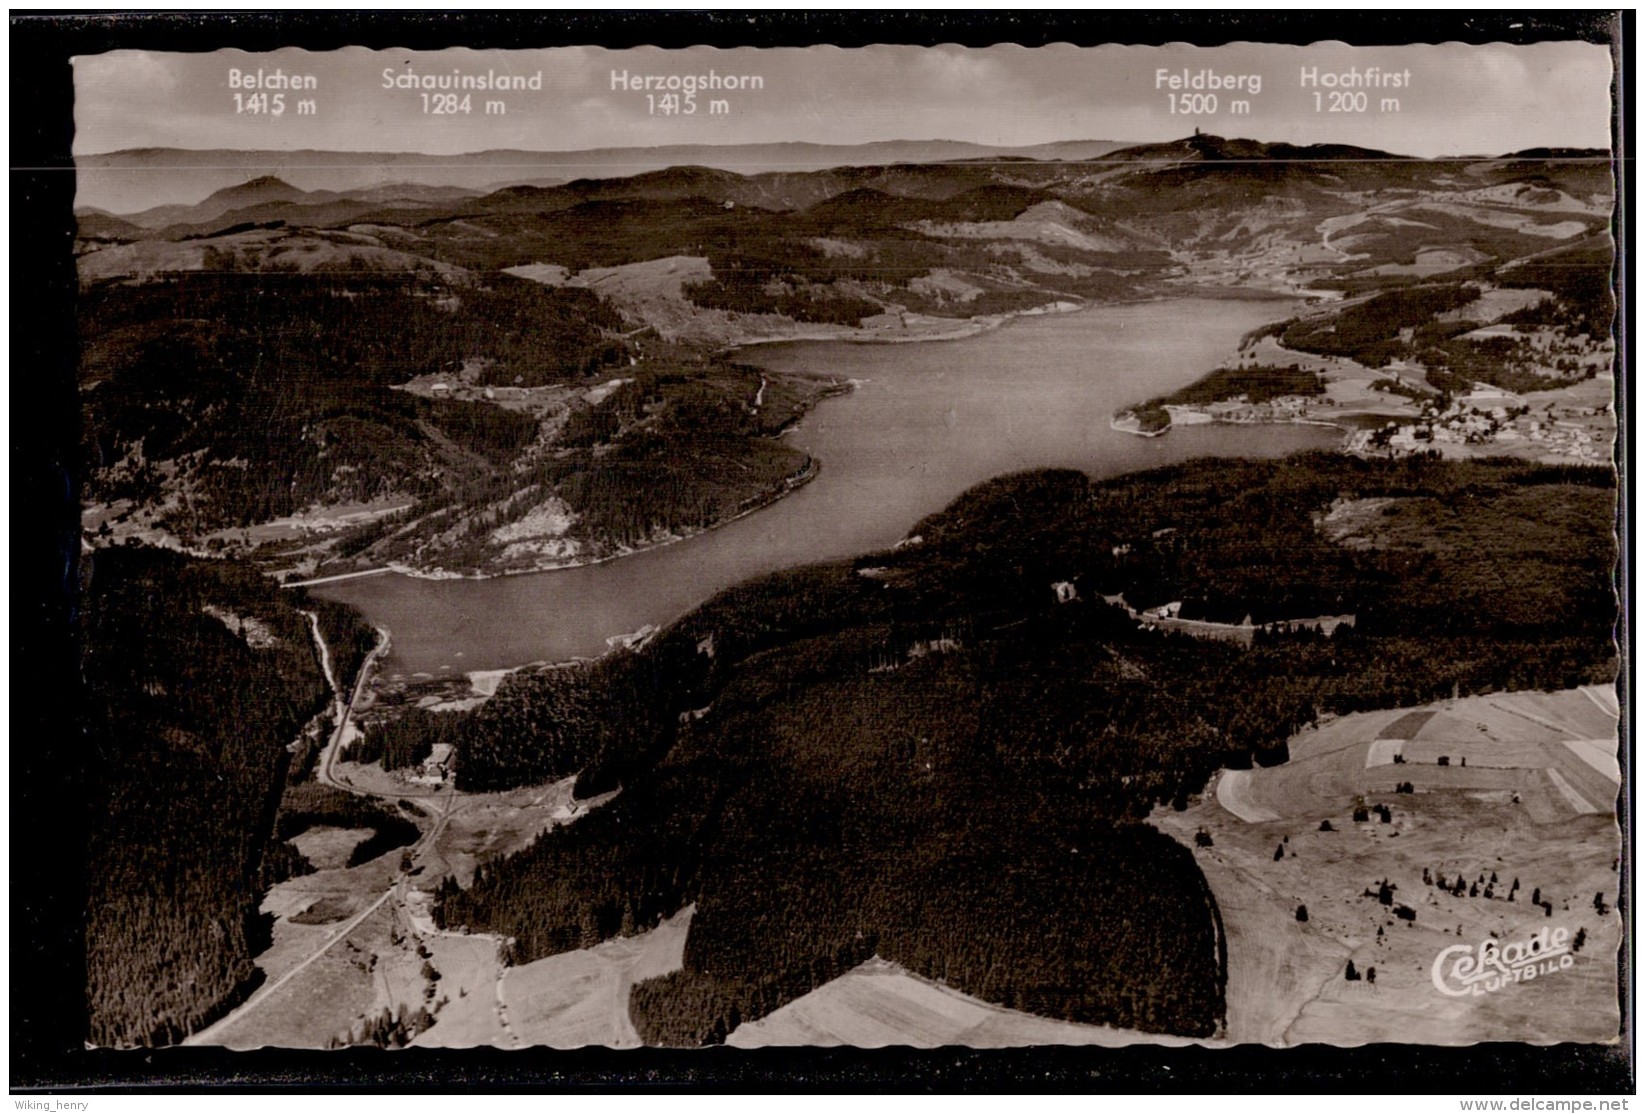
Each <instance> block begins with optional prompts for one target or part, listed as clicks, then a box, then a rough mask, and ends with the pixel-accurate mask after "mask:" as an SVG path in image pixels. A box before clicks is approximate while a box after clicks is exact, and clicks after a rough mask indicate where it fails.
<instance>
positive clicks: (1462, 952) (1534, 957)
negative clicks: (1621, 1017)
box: [1433, 928, 1576, 998]
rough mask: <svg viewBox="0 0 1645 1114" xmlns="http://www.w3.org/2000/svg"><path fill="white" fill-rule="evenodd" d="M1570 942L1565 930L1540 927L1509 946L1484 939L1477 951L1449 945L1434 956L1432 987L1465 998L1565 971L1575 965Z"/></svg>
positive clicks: (1567, 931) (1568, 932)
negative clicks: (1539, 929)
mask: <svg viewBox="0 0 1645 1114" xmlns="http://www.w3.org/2000/svg"><path fill="white" fill-rule="evenodd" d="M1570 939H1571V933H1570V930H1569V929H1564V928H1544V929H1542V930H1541V931H1538V932H1534V933H1532V934H1531V935H1530V936H1527V937H1526V938H1525V939H1523V940H1518V941H1515V942H1514V943H1511V944H1503V943H1501V942H1499V941H1496V940H1488V939H1487V940H1481V941H1480V942H1479V946H1478V947H1477V948H1475V947H1472V946H1470V945H1468V944H1453V945H1451V946H1450V947H1448V948H1446V949H1445V950H1444V951H1442V952H1440V953H1439V954H1438V955H1437V956H1435V957H1434V967H1433V980H1434V987H1435V988H1436V989H1437V990H1438V991H1439V992H1440V993H1441V994H1446V995H1449V996H1450V997H1452V998H1465V997H1468V996H1470V995H1478V994H1492V993H1495V992H1496V991H1498V990H1501V989H1503V988H1504V987H1507V986H1512V985H1514V984H1515V983H1522V982H1531V981H1533V980H1535V979H1539V978H1543V977H1545V976H1548V975H1553V974H1557V973H1558V972H1560V971H1568V970H1570V969H1571V968H1572V967H1573V966H1575V965H1576V957H1575V956H1574V955H1572V954H1571V944H1570Z"/></svg>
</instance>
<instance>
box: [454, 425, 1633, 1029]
mask: <svg viewBox="0 0 1645 1114" xmlns="http://www.w3.org/2000/svg"><path fill="white" fill-rule="evenodd" d="M1614 511H1615V489H1614V477H1613V474H1612V473H1611V472H1610V471H1609V470H1606V469H1577V468H1550V467H1539V466H1534V465H1525V464H1520V463H1512V462H1483V461H1482V462H1471V463H1447V462H1443V461H1439V460H1435V459H1430V458H1426V457H1419V458H1412V459H1406V460H1402V461H1399V462H1386V461H1383V462H1372V461H1364V460H1358V459H1354V458H1349V457H1343V456H1336V455H1330V454H1308V455H1303V456H1299V457H1293V458H1290V459H1288V460H1284V461H1277V462H1248V461H1202V462H1196V463H1191V464H1187V465H1183V466H1178V467H1172V468H1167V469H1161V470H1157V471H1154V472H1147V473H1141V474H1136V475H1131V476H1125V477H1120V478H1117V479H1113V480H1106V481H1099V482H1093V481H1092V480H1090V479H1089V478H1087V477H1086V476H1084V475H1081V474H1079V473H1073V472H1037V473H1027V474H1023V475H1018V476H1011V477H1006V478H1003V479H1000V480H996V481H992V482H990V483H987V484H983V485H981V486H979V487H978V488H976V489H974V490H973V491H971V492H969V493H967V494H966V495H965V496H963V497H961V498H960V499H959V500H957V501H956V502H955V503H954V504H953V505H952V506H951V507H949V508H948V509H947V510H945V511H944V512H942V513H941V514H938V515H935V516H932V517H931V518H929V519H927V520H926V521H924V522H921V523H919V524H917V525H916V526H915V528H914V529H913V530H912V531H911V534H912V535H917V536H919V537H920V538H921V542H920V543H919V544H912V545H908V546H904V547H902V548H900V549H898V550H896V551H894V552H890V553H882V554H877V555H874V556H872V557H865V558H862V559H859V560H858V561H857V562H854V563H841V564H838V565H829V566H820V567H815V568H811V569H801V570H795V571H792V572H789V573H784V574H780V575H778V576H775V577H771V578H767V579H765V580H762V581H756V582H753V583H751V584H748V585H744V586H742V587H740V588H738V589H734V590H733V591H731V592H728V593H726V594H724V595H722V596H721V597H718V598H716V599H715V600H713V601H710V602H709V603H708V604H707V605H705V606H704V607H703V608H701V609H699V610H698V611H697V612H695V613H693V614H692V615H690V616H687V617H686V618H685V619H683V620H681V621H680V622H679V623H678V624H676V625H675V626H674V627H672V628H670V629H669V630H668V631H665V632H663V634H661V635H660V636H658V638H657V639H655V640H654V641H653V642H652V643H650V644H649V645H648V646H646V647H645V648H644V649H643V650H641V651H640V652H638V653H635V654H622V655H617V656H613V657H608V658H606V659H603V660H602V661H600V662H598V663H595V664H593V665H589V666H584V667H579V668H577V669H571V670H557V671H553V672H548V673H539V674H535V675H521V676H517V677H516V678H511V679H510V681H509V682H507V683H505V685H504V686H503V688H502V689H500V690H499V693H498V695H497V697H496V698H494V699H493V700H492V701H491V702H489V703H488V704H487V705H485V706H484V707H483V708H482V709H480V710H478V711H476V712H475V713H472V714H470V715H469V716H468V723H467V724H466V725H465V727H464V728H463V730H464V732H465V733H466V738H465V740H464V743H463V747H462V750H461V754H460V762H461V769H460V778H461V779H462V780H463V782H464V783H465V784H471V785H479V786H485V787H495V786H501V785H507V784H519V783H523V782H526V781H530V780H540V779H544V778H548V777H552V776H559V775H563V774H565V773H569V772H573V771H577V770H581V771H582V777H581V778H580V780H579V784H578V793H579V794H580V795H585V796H586V795H590V794H593V793H596V792H602V791H605V790H608V789H611V788H615V787H616V786H618V785H621V786H622V788H623V792H622V793H621V795H619V796H618V797H617V798H616V799H615V800H613V801H612V802H611V803H609V804H607V805H605V806H603V807H602V808H601V809H599V810H597V811H596V812H595V813H593V814H592V815H590V816H589V817H587V818H586V819H585V820H583V821H581V822H579V823H578V824H577V825H575V826H573V827H571V828H568V829H565V830H564V831H561V832H557V833H555V834H553V835H552V836H548V837H545V838H543V839H542V840H540V841H539V842H538V843H537V844H535V845H533V846H532V847H530V848H528V849H526V850H525V851H523V852H521V853H520V854H518V855H516V856H513V857H511V858H508V859H505V860H502V861H501V862H498V863H494V864H491V865H489V866H487V867H485V868H483V869H482V870H481V871H480V872H479V874H478V875H477V877H476V879H475V881H474V884H473V885H472V887H470V888H469V889H467V890H461V889H458V888H457V887H456V886H455V885H454V884H449V883H448V884H447V886H446V887H445V888H444V890H443V891H442V893H441V901H440V916H441V917H442V919H443V920H444V922H445V923H447V924H468V925H471V926H473V927H474V928H476V929H478V930H483V931H490V932H496V933H499V934H502V935H505V936H512V937H514V938H515V939H516V941H517V945H516V958H517V959H519V960H529V959H533V958H536V957H539V956H542V955H547V954H551V953H554V952H557V951H562V950H565V949H568V948H575V947H580V946H587V945H589V944H592V943H595V942H597V941H599V940H601V939H603V938H606V937H609V936H611V935H614V934H619V933H631V932H635V931H638V930H640V929H643V928H645V927H648V926H650V925H652V924H655V923H656V921H657V920H658V918H660V917H662V916H665V915H668V914H670V913H672V912H673V911H675V910H676V909H678V908H680V907H681V906H682V905H684V904H685V903H687V902H693V901H694V902H696V904H697V915H696V917H695V918H694V920H693V923H692V928H691V933H690V937H689V939H688V942H687V947H686V960H685V967H684V970H683V971H682V972H680V973H678V974H675V975H671V976H667V977H665V978H663V979H660V980H656V981H654V982H650V983H644V984H641V985H640V986H639V987H637V988H636V990H635V993H634V996H633V999H632V1002H631V1009H632V1013H633V1016H634V1019H635V1023H636V1026H637V1027H638V1028H639V1030H640V1032H641V1034H642V1036H644V1037H646V1038H648V1039H652V1040H656V1041H661V1042H665V1043H685V1044H696V1043H703V1042H712V1041H714V1040H717V1039H720V1038H721V1037H723V1036H724V1035H725V1034H726V1033H728V1032H729V1031H730V1029H732V1028H734V1027H735V1026H736V1024H737V1023H738V1021H739V1020H747V1019H749V1018H752V1017H757V1016H760V1015H762V1014H764V1013H766V1012H769V1011H770V1010H771V1009H773V1008H775V1007H776V1006H777V1005H780V1004H781V1003H782V1002H784V1001H787V1000H789V999H791V998H793V997H796V996H798V995H799V994H803V993H805V992H806V991H807V990H809V989H811V988H812V987H814V986H816V985H818V984H819V983H821V982H823V981H826V980H827V979H828V978H830V977H832V976H833V975H834V974H837V973H839V972H841V971H843V970H844V969H846V968H847V967H849V966H850V965H852V964H854V963H856V962H858V961H860V960H861V959H862V958H865V957H866V956H867V955H868V954H872V953H875V952H877V953H878V954H880V955H882V956H884V957H886V958H889V959H893V960H897V961H899V962H902V963H904V964H905V965H907V966H909V967H910V968H911V969H913V970H915V971H917V972H919V973H921V974H924V975H927V976H929V977H932V978H937V979H941V980H943V981H945V982H947V983H949V984H950V985H953V986H955V987H957V988H959V989H961V990H964V991H967V992H970V993H974V994H977V995H979V996H982V997H984V998H986V999H988V1000H991V1001H996V1002H1001V1003H1005V1004H1010V1005H1018V1006H1022V1007H1024V1008H1028V1009H1032V1010H1035V1011H1036V1012H1042V1013H1047V1014H1050V1015H1053V1016H1060V1017H1066V1018H1070V1019H1074V1020H1083V1021H1096V1022H1107V1023H1113V1024H1118V1025H1124V1026H1130V1027H1135V1028H1141V1029H1146V1030H1150V1031H1159V1032H1175V1033H1183V1034H1192V1035H1206V1034H1209V1033H1211V1032H1214V1031H1215V1029H1216V1027H1217V1025H1218V1023H1219V1019H1220V1015H1221V1002H1222V997H1221V995H1222V982H1221V980H1222V969H1221V966H1220V962H1219V961H1218V959H1217V956H1216V949H1215V946H1214V939H1215V934H1214V931H1213V923H1214V917H1215V909H1214V903H1212V902H1211V901H1210V899H1209V896H1208V893H1207V891H1205V889H1204V882H1203V880H1202V879H1201V878H1200V876H1199V874H1198V872H1197V869H1196V868H1195V867H1194V865H1193V863H1192V861H1191V860H1190V859H1189V858H1188V856H1187V854H1186V853H1185V852H1183V851H1182V850H1181V849H1180V848H1179V847H1177V846H1176V845H1175V844H1173V843H1171V842H1170V841H1169V840H1166V839H1165V838H1164V837H1162V836H1159V835H1158V834H1157V833H1155V832H1153V831H1152V830H1151V829H1149V828H1146V827H1140V826H1138V821H1139V820H1140V819H1141V818H1142V817H1143V816H1145V815H1146V814H1147V812H1148V811H1149V810H1150V809H1151V808H1152V807H1154V806H1155V805H1157V804H1160V803H1164V802H1175V803H1177V804H1178V805H1179V806H1181V805H1185V804H1186V799H1187V796H1188V795H1189V794H1192V793H1195V792H1198V791H1199V790H1200V788H1201V787H1202V786H1203V785H1204V784H1205V781H1206V779H1207V778H1208V776H1209V775H1210V774H1211V772H1212V771H1213V770H1214V769H1216V768H1217V767H1218V766H1224V765H1226V766H1240V765H1249V764H1250V763H1252V762H1258V763H1274V762H1279V761H1283V760H1284V759H1285V757H1286V751H1285V740H1286V739H1287V737H1288V736H1289V735H1290V734H1291V733H1293V732H1294V731H1295V730H1296V729H1298V728H1299V727H1301V726H1302V725H1304V724H1306V723H1308V722H1310V721H1311V720H1313V719H1314V718H1315V717H1316V716H1318V715H1320V714H1321V713H1325V712H1334V713H1340V712H1347V711H1355V710H1364V709H1371V708H1382V707H1392V706H1398V705H1401V704H1412V703H1419V702H1423V701H1427V700H1431V699H1435V698H1439V697H1443V696H1449V695H1450V694H1451V693H1452V692H1453V691H1455V692H1461V693H1469V692H1480V691H1490V690H1494V689H1499V688H1537V687H1564V686H1568V685H1573V684H1578V683H1586V682H1597V681H1608V680H1609V679H1610V678H1612V677H1614V675H1615V645H1614V642H1613V634H1614V632H1613V629H1612V627H1613V621H1614V616H1615V597H1614V594H1613V590H1612V575H1613V567H1614V562H1615V557H1616V552H1615V543H1614V539H1613V537H1612V535H1611V532H1610V524H1611V522H1612V521H1613V520H1614ZM1058 584H1063V585H1067V586H1068V587H1067V588H1064V589H1063V590H1062V592H1061V593H1060V594H1059V592H1058V591H1057V590H1056V589H1055V587H1054V586H1055V585H1058ZM1069 588H1071V589H1072V592H1073V597H1074V598H1072V599H1071V600H1067V601H1066V602H1060V603H1059V602H1058V600H1059V598H1065V599H1066V597H1067V596H1068V594H1069ZM1117 594H1123V595H1124V597H1125V600H1126V602H1128V603H1130V604H1131V605H1133V606H1135V607H1137V608H1147V607H1152V606H1157V605H1161V604H1164V603H1167V602H1180V603H1181V605H1182V606H1181V610H1180V614H1181V615H1182V616H1184V617H1192V618H1199V619H1202V620H1207V621H1211V622H1223V623H1232V624H1238V623H1240V622H1242V620H1244V619H1245V618H1246V617H1247V616H1249V617H1250V618H1251V619H1252V621H1254V622H1255V623H1257V624H1264V623H1270V622H1273V621H1277V620H1286V619H1303V618H1308V617H1312V616H1324V615H1332V616H1337V615H1353V616H1354V617H1355V623H1354V625H1351V626H1349V625H1344V626H1341V627H1338V628H1337V629H1336V631H1335V634H1334V635H1332V636H1326V635H1323V634H1320V633H1318V632H1317V631H1314V630H1311V629H1303V630H1297V631H1289V632H1281V631H1278V630H1274V631H1258V632H1257V634H1256V637H1255V640H1254V643H1253V644H1252V645H1250V646H1243V645H1241V644H1239V643H1238V642H1234V641H1225V640H1220V639H1194V638H1189V637H1186V636H1184V635H1181V634H1166V633H1161V632H1159V631H1155V630H1147V629H1138V626H1137V624H1136V622H1135V621H1134V620H1132V619H1130V618H1128V617H1127V615H1126V613H1125V612H1124V611H1123V610H1121V609H1120V608H1118V607H1115V606H1112V605H1110V604H1109V603H1107V602H1105V601H1104V600H1103V598H1102V597H1103V596H1104V595H1117ZM1167 971H1169V972H1172V975H1171V977H1169V978H1166V977H1165V976H1164V975H1163V974H1162V972H1167Z"/></svg>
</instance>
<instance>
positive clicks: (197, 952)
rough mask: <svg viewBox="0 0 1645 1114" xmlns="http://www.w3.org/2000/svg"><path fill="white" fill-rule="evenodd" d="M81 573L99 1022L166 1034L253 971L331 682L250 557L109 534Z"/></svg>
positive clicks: (128, 1035)
mask: <svg viewBox="0 0 1645 1114" xmlns="http://www.w3.org/2000/svg"><path fill="white" fill-rule="evenodd" d="M84 579H85V583H84V595H83V603H82V615H83V632H82V633H83V639H84V641H83V645H84V657H83V670H82V676H83V683H84V691H83V696H82V703H81V706H80V707H79V708H77V709H75V710H74V712H75V713H76V714H77V718H78V721H79V723H80V725H81V729H82V731H83V732H84V738H85V744H86V746H87V748H88V762H87V766H88V774H89V779H88V790H89V797H90V807H89V808H88V810H87V816H88V817H89V818H90V822H91V828H90V833H89V838H88V856H89V858H88V869H87V883H88V895H87V907H86V965H87V985H86V1000H87V1008H88V1013H89V1016H90V1033H89V1035H88V1039H89V1040H91V1041H92V1043H94V1044H98V1045H115V1046H127V1045H149V1044H167V1043H172V1042H175V1041H177V1040H179V1039H181V1038H182V1037H184V1036H186V1035H187V1034H189V1033H190V1032H193V1031H195V1030H197V1029H199V1028H201V1027H202V1026H204V1025H205V1024H207V1023H209V1022H210V1021H211V1020H212V1019H214V1018H215V1017H216V1016H218V1015H219V1014H221V1013H222V1012H223V1011H224V1010H225V1009H227V1008H228V1007H229V1006H230V1005H232V1004H233V1003H234V1002H235V1001H236V1000H237V999H239V998H240V997H242V996H243V995H244V994H246V993H247V992H249V990H250V988H251V987H252V986H253V985H254V980H255V979H256V978H257V971H256V968H255V967H254V966H253V965H252V957H253V955H255V954H256V952H258V951H260V950H261V949H262V948H263V947H265V946H266V945H267V941H266V939H265V938H264V937H265V935H266V932H267V925H266V924H265V923H264V921H263V918H261V917H260V916H259V914H258V912H257V909H258V905H259V903H260V902H261V901H262V897H263V888H264V885H265V883H266V881H267V873H268V872H269V871H270V870H273V871H275V872H276V873H279V872H281V871H286V872H289V871H291V870H293V869H301V867H300V865H299V864H297V863H295V862H273V861H267V862H265V861H264V860H265V857H264V851H265V845H266V841H267V840H268V837H269V834H270V832H271V830H272V828H273V825H274V817H275V811H276V807H277V805H278V803H279V801H280V796H281V786H282V783H283V781H284V778H285V775H286V769H287V764H288V762H289V761H290V758H291V756H290V755H289V754H288V753H287V750H286V747H287V745H288V744H289V743H291V742H292V741H293V739H294V738H295V737H296V736H297V734H298V732H299V730H300V729H301V728H302V727H303V725H304V723H305V722H306V721H307V720H309V719H310V717H312V716H313V715H315V714H316V713H317V712H319V711H321V710H322V709H323V708H324V707H325V706H326V703H327V701H328V699H329V690H328V689H327V687H326V684H325V680H324V677H323V676H322V673H321V669H320V663H319V661H318V660H317V657H316V654H315V649H314V643H313V639H312V636H311V632H310V628H309V623H308V620H307V619H306V618H305V617H304V616H303V615H302V614H301V613H300V612H299V611H298V610H297V605H298V604H299V603H300V602H301V601H300V600H298V599H297V598H295V597H293V596H292V595H291V594H290V593H285V594H282V593H281V591H280V590H279V589H278V588H277V587H275V586H274V585H273V584H272V583H271V582H269V581H268V580H267V579H266V578H264V577H262V576H260V575H258V574H257V573H255V572H253V571H251V570H249V569H246V568H243V567H239V566H235V565H232V564H229V563H226V562H218V561H204V560H199V559H196V558H190V557H185V556H182V555H179V554H177V553H173V552H169V551H165V550H159V549H151V548H142V547H116V548H111V549H105V550H100V551H98V552H97V553H96V554H95V555H94V556H92V557H88V558H87V559H86V572H85V577H84ZM324 614H325V625H326V626H327V627H328V629H329V631H330V632H331V636H332V637H334V638H336V640H337V645H339V646H340V647H345V648H346V647H347V646H348V645H350V644H353V645H358V644H359V642H360V639H361V637H362V636H364V637H369V636H370V633H371V632H370V630H369V628H365V627H364V626H363V624H360V623H359V621H358V620H357V619H356V620H353V621H352V623H351V622H350V621H349V619H348V614H349V613H347V612H346V611H344V610H342V609H330V608H327V609H325V611H324ZM353 668H356V669H357V668H358V660H354V666H353ZM287 858H289V856H287Z"/></svg>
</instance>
